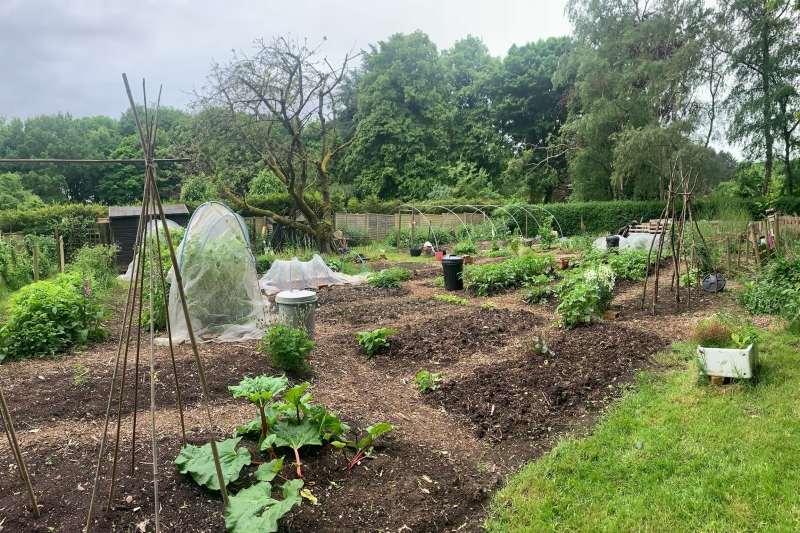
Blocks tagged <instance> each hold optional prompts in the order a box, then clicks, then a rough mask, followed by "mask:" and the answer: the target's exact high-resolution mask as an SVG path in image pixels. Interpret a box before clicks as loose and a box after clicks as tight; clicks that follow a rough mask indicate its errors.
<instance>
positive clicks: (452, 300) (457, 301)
mask: <svg viewBox="0 0 800 533" xmlns="http://www.w3.org/2000/svg"><path fill="white" fill-rule="evenodd" d="M433 299H434V300H439V301H440V302H447V303H449V304H453V305H468V303H469V302H467V301H466V300H465V299H464V298H459V297H458V296H453V295H452V294H434V295H433Z"/></svg>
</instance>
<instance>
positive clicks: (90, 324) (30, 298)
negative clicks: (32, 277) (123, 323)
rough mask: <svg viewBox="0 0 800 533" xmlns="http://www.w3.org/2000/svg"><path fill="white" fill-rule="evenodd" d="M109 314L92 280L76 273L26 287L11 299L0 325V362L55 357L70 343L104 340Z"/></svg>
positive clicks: (79, 343) (80, 343)
mask: <svg viewBox="0 0 800 533" xmlns="http://www.w3.org/2000/svg"><path fill="white" fill-rule="evenodd" d="M107 314H108V313H107V311H106V310H105V309H104V308H103V306H102V305H101V304H100V303H98V301H97V295H96V294H95V293H93V292H92V289H91V286H90V281H89V280H88V279H84V278H82V277H81V276H80V275H78V274H76V273H73V274H66V275H60V276H58V277H57V278H55V279H53V280H51V281H40V282H38V283H33V284H30V285H27V286H25V287H23V288H22V289H20V290H19V292H18V293H17V294H15V295H14V296H13V297H12V298H11V301H10V304H9V308H8V312H7V314H6V321H5V324H3V325H2V326H0V360H2V358H4V357H6V356H8V357H12V358H27V357H36V356H38V357H42V356H45V355H53V354H55V353H57V352H60V351H62V350H64V349H66V348H67V347H68V346H70V345H71V344H77V345H82V344H84V343H86V342H88V341H95V340H103V339H105V337H106V335H107V330H106V328H105V326H104V325H103V320H104V319H105V318H106V316H107Z"/></svg>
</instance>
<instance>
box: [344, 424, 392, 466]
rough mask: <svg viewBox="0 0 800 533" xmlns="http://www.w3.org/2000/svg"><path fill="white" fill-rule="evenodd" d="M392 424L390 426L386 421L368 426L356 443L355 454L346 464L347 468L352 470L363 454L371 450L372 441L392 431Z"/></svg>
mask: <svg viewBox="0 0 800 533" xmlns="http://www.w3.org/2000/svg"><path fill="white" fill-rule="evenodd" d="M393 429H394V426H391V425H389V424H386V423H381V424H375V425H374V426H370V427H368V428H367V429H366V431H367V436H366V437H365V438H363V439H361V440H360V441H358V443H357V444H356V450H357V451H356V454H355V456H354V457H353V459H352V460H351V461H350V463H349V464H348V465H347V470H352V469H353V467H355V466H356V465H357V464H358V462H359V461H360V460H361V459H363V458H364V456H365V455H369V454H370V453H372V452H371V450H372V443H373V441H374V440H375V439H376V438H378V437H380V436H381V435H383V434H384V433H388V432H389V431H392V430H393Z"/></svg>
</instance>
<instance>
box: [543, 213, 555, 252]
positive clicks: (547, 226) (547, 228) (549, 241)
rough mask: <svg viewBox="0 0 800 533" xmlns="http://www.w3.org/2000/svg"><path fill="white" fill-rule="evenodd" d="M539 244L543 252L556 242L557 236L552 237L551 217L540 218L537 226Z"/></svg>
mask: <svg viewBox="0 0 800 533" xmlns="http://www.w3.org/2000/svg"><path fill="white" fill-rule="evenodd" d="M539 242H541V243H542V248H544V249H545V250H549V249H550V248H552V247H553V246H555V245H556V243H557V242H558V235H553V217H552V216H550V215H548V216H546V217H542V220H541V223H540V224H539Z"/></svg>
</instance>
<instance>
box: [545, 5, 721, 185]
mask: <svg viewBox="0 0 800 533" xmlns="http://www.w3.org/2000/svg"><path fill="white" fill-rule="evenodd" d="M567 11H568V13H569V16H570V20H571V21H572V23H573V24H574V26H575V32H574V33H575V44H574V45H573V47H572V49H571V52H570V53H569V54H568V56H567V57H566V60H565V61H562V62H561V64H560V65H559V68H558V70H557V72H556V75H555V76H554V82H555V84H556V86H557V87H562V88H567V89H568V94H567V97H566V98H565V101H566V104H567V110H568V117H567V121H566V123H565V124H564V125H563V126H562V128H561V135H560V139H559V144H558V147H559V148H560V149H561V150H562V151H564V152H565V153H566V155H567V160H568V164H569V170H570V175H571V177H572V180H573V195H574V197H575V198H576V199H579V200H606V199H622V198H631V197H638V198H642V199H649V198H663V197H664V194H665V184H666V181H667V180H666V179H665V176H667V175H668V174H669V168H670V162H671V161H674V160H675V158H677V157H679V155H680V154H681V153H682V152H683V153H685V148H686V146H687V145H686V142H687V141H689V136H690V134H691V133H693V132H694V130H695V128H696V126H697V124H698V112H699V109H700V106H698V105H697V104H698V102H697V97H696V93H697V90H696V89H697V87H698V85H699V83H700V82H701V80H702V79H703V77H702V76H701V72H700V68H699V66H700V63H701V58H702V54H703V50H704V49H705V47H706V46H707V42H706V40H705V36H704V21H705V20H706V19H707V16H708V15H707V11H706V9H705V8H704V7H703V2H702V1H701V0H657V1H655V2H648V3H641V2H638V1H636V0H627V1H615V0H571V1H570V2H569V3H568V6H567ZM642 147H649V149H647V150H645V151H644V152H642V151H641V149H642ZM631 155H635V156H637V157H636V159H635V160H633V161H632V160H630V156H631Z"/></svg>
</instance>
